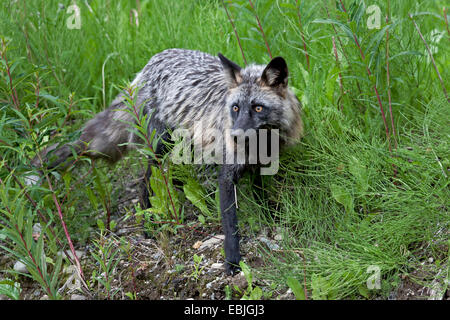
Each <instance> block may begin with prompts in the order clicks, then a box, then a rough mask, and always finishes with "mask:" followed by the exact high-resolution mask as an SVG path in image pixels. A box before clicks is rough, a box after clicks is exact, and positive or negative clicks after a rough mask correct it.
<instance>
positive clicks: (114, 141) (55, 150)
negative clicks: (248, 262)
mask: <svg viewBox="0 0 450 320" xmlns="http://www.w3.org/2000/svg"><path fill="white" fill-rule="evenodd" d="M288 77H289V72H288V67H287V63H286V61H285V60H284V58H282V57H275V58H273V59H271V61H270V62H269V63H268V64H267V65H258V64H250V65H247V66H245V67H243V68H241V67H240V66H239V65H238V64H237V63H235V62H233V61H231V60H229V59H228V58H226V57H225V56H224V55H222V54H221V53H219V54H218V55H217V56H213V55H210V54H208V53H205V52H201V51H196V50H187V49H166V50H164V51H162V52H160V53H157V54H155V55H154V56H152V57H151V59H150V60H149V62H148V63H147V64H146V65H145V67H144V68H143V69H142V70H141V71H140V72H138V73H137V75H136V77H135V78H134V80H133V81H132V83H131V86H132V87H133V86H135V87H138V88H139V90H136V93H135V94H134V97H133V99H134V101H135V104H136V105H137V106H139V108H142V110H141V111H142V112H143V114H144V115H148V126H147V130H148V135H149V136H151V134H152V133H154V135H153V139H155V138H157V139H158V140H157V144H156V148H155V150H154V152H155V154H157V155H164V154H165V153H166V152H167V148H166V146H167V144H165V143H164V142H165V141H170V139H171V137H170V132H173V130H176V129H179V128H182V129H184V130H188V132H190V133H191V134H192V136H193V139H192V141H191V143H192V144H193V145H194V148H200V149H201V150H208V149H211V148H216V147H217V144H216V143H215V141H214V140H215V139H211V138H210V137H208V136H206V137H205V136H204V135H203V137H201V135H199V134H197V133H196V132H195V131H196V129H198V128H199V127H201V128H202V130H203V131H204V132H206V131H207V130H208V129H214V130H216V132H217V131H218V132H221V133H222V137H223V144H222V145H220V146H219V148H222V150H223V154H224V156H223V157H224V158H225V157H228V156H229V155H230V154H231V155H236V152H237V149H236V144H237V140H238V138H240V137H242V136H243V134H244V133H245V132H247V131H248V130H256V132H258V130H262V129H266V130H269V131H270V130H276V131H277V133H278V134H277V139H278V143H279V146H280V148H281V149H284V148H285V147H288V146H290V145H293V144H295V143H297V142H298V141H299V139H300V138H301V137H302V136H303V122H302V117H301V103H300V101H299V99H298V98H297V96H296V95H295V94H294V92H293V91H292V89H290V88H289V86H288ZM125 99H126V93H125V92H121V93H119V94H118V96H117V97H116V98H115V99H114V100H113V101H112V102H111V104H110V105H109V107H108V108H107V109H106V110H104V111H102V112H100V113H98V114H97V115H96V116H95V117H94V118H92V119H91V120H89V121H88V122H87V123H86V124H85V125H84V127H83V129H82V131H81V136H80V138H79V139H78V140H77V141H75V142H71V143H67V144H64V145H59V144H53V145H51V146H49V147H47V148H46V149H44V150H43V151H42V152H41V153H40V155H39V157H38V156H36V157H35V158H34V159H33V161H32V164H33V165H34V166H36V167H39V166H40V165H43V164H42V163H40V162H41V161H43V162H45V164H46V166H47V167H48V168H50V169H52V168H56V167H65V166H66V167H67V163H68V161H69V159H71V158H72V159H73V155H74V154H78V155H79V154H81V153H83V154H84V155H87V156H88V157H90V158H92V159H97V158H101V159H104V160H106V161H108V162H110V163H115V162H117V161H118V160H119V159H120V158H122V157H123V156H124V155H125V154H126V153H127V152H128V151H130V150H131V149H133V148H136V147H137V146H138V145H139V141H140V138H139V137H138V135H136V133H135V132H134V131H133V130H130V126H131V124H132V123H133V122H134V121H135V119H134V118H133V116H132V114H131V113H130V112H127V107H128V106H127V103H126V101H125ZM197 131H198V130H197ZM257 136H258V133H257ZM217 140H218V139H217ZM245 140H246V142H247V144H246V147H245V148H244V149H243V150H244V153H245V152H248V150H249V144H251V143H249V140H248V139H245ZM271 141H272V140H271ZM253 143H254V142H253ZM270 143H271V142H269V144H270ZM41 159H42V160H41ZM227 159H228V158H227ZM229 159H236V157H230V158H229ZM248 160H249V159H248V157H245V159H244V161H241V162H238V161H236V160H234V161H233V160H231V161H225V162H223V161H222V162H221V164H219V165H218V174H217V177H218V187H219V198H220V212H221V221H222V229H223V233H224V235H225V239H224V251H225V262H224V266H225V272H226V274H228V275H234V274H236V273H237V272H238V271H239V270H240V269H239V262H240V260H241V255H240V249H239V240H240V236H239V232H238V221H237V199H236V196H237V195H236V190H235V187H236V186H237V185H238V182H239V180H240V179H241V178H242V176H243V175H244V173H245V172H247V171H248V170H249V169H251V168H254V167H258V166H260V165H261V164H260V163H258V161H256V163H254V162H253V163H252V164H249V161H248ZM154 161H155V160H154V158H151V157H149V159H148V169H147V171H146V173H145V175H144V179H143V187H142V195H143V196H142V199H143V200H142V201H143V203H142V206H143V207H144V208H149V207H150V202H149V196H150V191H149V186H148V183H149V181H150V178H151V172H152V171H151V166H152V165H155V163H154Z"/></svg>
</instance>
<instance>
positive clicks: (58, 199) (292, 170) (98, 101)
mask: <svg viewBox="0 0 450 320" xmlns="http://www.w3.org/2000/svg"><path fill="white" fill-rule="evenodd" d="M77 3H78V6H79V8H80V12H81V28H80V29H70V28H68V25H67V19H68V18H70V16H71V14H73V13H69V12H68V11H67V8H68V6H69V5H71V4H72V2H71V1H56V0H50V1H5V3H4V4H3V6H2V7H1V8H0V37H1V43H2V48H1V62H2V65H1V69H0V70H1V71H0V78H1V81H0V119H1V120H0V150H1V151H0V153H1V158H0V179H1V183H0V191H1V194H2V196H3V197H4V200H2V203H1V204H0V210H1V213H0V214H1V217H2V219H1V221H2V222H1V228H2V229H1V233H0V241H2V246H3V248H5V249H6V250H7V251H8V252H9V254H12V255H15V254H16V258H18V259H21V260H25V261H26V262H27V263H26V264H27V267H28V268H29V270H30V272H31V276H32V278H33V279H35V280H36V281H38V282H39V283H41V285H42V286H43V288H44V289H45V291H46V292H47V293H48V295H49V296H50V297H52V298H58V297H59V296H58V293H57V291H56V288H57V284H58V283H59V280H58V279H59V278H58V277H59V276H60V265H59V263H60V262H56V260H49V259H47V260H45V257H54V256H55V255H56V254H57V252H58V250H59V249H61V248H64V249H65V247H66V246H67V245H68V243H69V242H70V240H68V239H72V240H73V241H74V242H75V246H76V245H81V244H83V243H86V242H87V241H89V239H90V237H91V236H92V234H93V232H92V231H93V229H95V228H97V227H96V221H97V220H98V219H104V218H105V217H104V216H103V214H104V213H105V212H108V213H111V211H114V210H115V208H116V206H117V197H118V195H119V194H120V193H121V192H122V191H121V190H120V188H121V186H123V185H124V184H125V183H124V181H123V180H125V179H124V178H123V177H122V178H121V177H120V175H118V174H117V172H121V170H120V169H117V168H116V169H113V168H110V167H108V166H102V165H101V164H99V163H95V164H93V163H92V162H90V161H89V160H88V159H85V158H84V157H80V158H79V160H78V161H79V162H83V163H86V164H87V165H85V166H81V168H78V169H75V170H67V171H65V172H62V173H57V172H56V171H49V172H47V171H46V172H45V173H46V174H47V176H48V179H46V180H45V181H43V182H44V183H43V184H42V185H41V186H38V185H35V186H29V185H26V184H25V181H24V178H25V177H26V176H27V175H30V174H31V173H33V169H32V168H31V166H30V159H31V158H32V157H33V156H34V155H35V153H36V151H37V150H40V149H42V148H43V147H45V146H46V145H47V144H48V143H50V141H52V142H65V141H71V140H73V139H75V138H76V137H77V136H78V135H79V129H80V128H81V126H82V125H83V123H84V122H85V121H86V120H87V119H89V118H91V117H92V116H93V115H94V114H95V113H97V112H99V111H101V110H102V109H104V108H105V106H107V105H108V102H110V101H112V99H113V98H114V96H115V95H116V94H117V93H118V92H119V90H120V88H121V86H122V85H123V83H126V82H127V81H130V80H132V79H133V77H134V75H135V74H136V72H138V71H139V70H140V69H141V68H142V67H143V66H144V65H145V64H146V62H147V61H148V59H149V58H150V57H151V56H152V55H153V54H155V53H157V52H159V51H162V50H164V49H166V48H171V47H180V48H187V49H196V50H201V51H205V52H209V53H211V54H214V55H215V54H217V53H218V52H222V53H224V54H225V55H227V56H228V57H229V58H231V59H232V60H234V61H236V62H237V63H239V64H241V65H246V64H248V63H253V62H255V63H267V62H268V61H269V60H270V57H271V56H278V55H281V56H283V57H284V58H285V59H286V60H287V62H288V65H289V71H290V79H289V81H290V86H291V87H292V88H293V90H294V91H295V93H296V94H297V96H298V97H299V99H300V100H301V102H302V104H303V110H302V113H303V117H304V122H305V126H306V128H305V132H306V135H305V137H304V139H303V140H302V142H301V143H299V144H298V145H297V146H296V147H294V148H292V149H290V150H288V151H287V152H286V153H285V154H284V156H283V159H282V161H281V170H280V172H279V174H278V175H277V176H275V177H273V178H271V179H264V183H265V186H266V188H267V189H268V191H271V192H269V194H270V201H269V203H266V202H263V201H260V200H259V199H254V198H253V197H252V196H247V195H248V194H251V193H249V192H247V190H246V186H245V183H244V184H243V186H242V188H241V190H242V192H241V196H242V197H243V200H242V201H240V203H239V208H240V210H239V211H240V213H239V214H240V218H241V219H240V221H241V229H242V230H243V232H250V233H251V229H253V230H254V231H259V230H260V229H274V230H281V231H280V232H282V234H283V241H282V249H280V250H279V251H277V252H266V254H264V252H263V256H264V257H265V260H266V262H267V265H266V267H261V269H260V270H259V271H260V273H259V276H260V277H264V278H265V279H267V280H270V281H273V282H274V283H276V284H279V285H284V286H286V280H287V279H291V280H292V279H298V280H299V282H300V283H301V284H303V285H304V287H305V288H304V289H305V292H306V295H305V296H307V297H312V298H315V299H319V298H349V297H361V296H363V297H370V296H371V295H376V294H382V295H383V296H387V295H388V293H389V292H390V291H391V290H393V289H394V288H395V286H396V285H397V284H398V281H397V279H398V278H399V277H400V275H403V276H404V275H409V276H411V277H414V276H415V271H416V270H417V269H418V268H419V267H420V266H421V263H422V262H423V261H424V259H426V258H429V257H430V256H431V257H433V258H434V261H439V265H438V264H437V263H436V264H435V265H434V268H435V270H437V269H439V266H442V265H445V264H446V263H448V254H447V253H448V242H447V241H448V225H449V222H450V221H449V216H448V204H447V202H448V198H449V192H448V168H449V166H450V163H449V160H448V159H449V158H450V157H449V145H448V137H449V134H450V132H449V129H448V127H449V126H448V123H447V122H448V121H447V119H446V117H445V116H446V115H447V114H448V113H449V103H448V101H447V99H448V98H447V97H446V86H448V84H447V83H448V79H449V68H448V66H449V53H448V50H447V47H448V42H447V41H448V39H447V38H446V37H447V36H448V22H447V21H448V19H447V13H446V9H445V8H444V5H445V2H444V1H433V2H431V1H413V2H407V1H388V2H387V3H384V2H383V3H381V2H377V1H373V2H371V1H367V0H366V1H347V0H345V1H329V0H324V1H294V0H291V1H288V0H276V1H269V0H259V1H255V0H253V1H247V0H232V1H231V0H229V1H175V0H173V1H95V2H94V1H85V2H80V1H79V2H77ZM370 5H377V6H378V8H379V9H380V12H381V17H380V18H381V19H380V26H379V28H373V29H369V27H368V19H369V18H370V16H369V14H368V13H367V12H366V10H367V8H368V6H370ZM136 14H137V17H138V19H137V20H136V19H135V17H136ZM130 17H131V18H130ZM410 17H412V18H413V19H414V20H413V21H411V18H410ZM419 32H420V33H419ZM440 34H442V35H443V36H442V37H441V38H440V40H437V39H439V35H440ZM131 102H132V101H131ZM138 116H139V115H138ZM148 146H149V147H151V146H152V144H151V142H150V141H149V143H148ZM136 158H138V157H136V156H135V154H134V155H133V154H132V155H131V157H129V158H126V159H125V162H124V163H123V164H119V168H120V167H122V168H127V169H129V170H130V171H131V172H132V174H131V175H132V176H134V177H135V178H136V179H137V178H138V174H139V172H140V171H142V168H143V167H144V164H143V162H144V161H143V160H142V159H136ZM191 169H192V168H187V167H181V169H179V170H180V171H181V172H178V175H179V176H180V177H185V180H186V181H188V180H189V179H190V180H189V181H190V185H189V187H187V188H185V189H184V191H185V193H186V196H187V199H188V200H190V201H191V202H195V203H196V207H197V208H198V209H199V211H200V212H201V213H202V214H201V217H202V218H201V219H202V221H203V222H204V220H205V219H207V220H208V221H211V222H213V223H214V224H218V219H217V214H216V213H217V211H216V210H217V208H216V207H215V206H216V204H217V199H212V198H211V197H210V196H206V194H212V195H214V194H216V192H215V190H214V186H213V187H212V188H211V190H209V189H208V190H204V189H202V188H203V187H202V186H201V184H199V183H195V181H192V174H188V173H187V171H188V170H191ZM176 170H177V169H176V168H173V174H177V172H176ZM183 170H184V171H183ZM34 174H36V172H34ZM161 178H162V179H163V180H164V177H161ZM166 182H167V183H163V182H161V184H160V186H161V188H162V189H164V188H166V189H168V190H170V188H171V187H170V183H169V182H168V181H166ZM154 184H157V182H156V181H154ZM106 185H109V186H114V187H112V188H111V187H105V186H106ZM169 193H170V192H169ZM162 197H163V196H162V195H161V198H162ZM12 200H14V201H12ZM166 200H167V202H168V203H167V204H165V205H167V206H168V207H169V209H170V210H169V212H172V213H173V216H170V215H169V217H171V218H170V219H169V220H170V221H172V222H168V223H174V221H175V220H176V224H177V225H178V226H184V225H183V224H181V221H182V219H181V215H182V212H183V211H182V208H181V209H180V208H178V207H177V206H178V205H179V204H176V203H175V200H173V199H172V202H171V199H170V198H166ZM180 206H182V205H181V204H180ZM179 210H180V211H179ZM16 215H19V217H20V219H23V217H25V216H26V217H27V219H28V220H27V223H32V222H34V223H37V222H40V223H41V225H45V226H46V227H45V228H44V229H43V230H44V231H43V232H44V234H43V236H42V238H39V239H38V240H30V238H29V237H30V235H28V236H27V235H26V234H27V232H28V231H29V227H28V225H25V224H23V225H22V224H21V223H18V222H17V221H19V220H17V219H18V217H17V216H16ZM109 217H110V215H109V214H108V219H109ZM174 219H175V220H174ZM152 221H153V222H157V221H154V220H152ZM61 222H64V224H62V223H61ZM16 225H17V228H16ZM64 225H66V226H67V230H65V231H66V232H65V233H64ZM107 226H108V227H109V226H110V221H108V222H107ZM248 226H249V227H250V228H246V227H248ZM27 228H28V229H27ZM249 229H250V230H249ZM27 230H28V231H27ZM189 230H190V229H189ZM21 234H24V235H25V237H24V238H23V240H24V241H22V239H21V237H20V235H21ZM44 235H45V237H44ZM66 235H69V236H70V237H66ZM27 237H28V238H27ZM44 238H45V240H44ZM33 241H34V242H33ZM44 242H45V245H43V244H44ZM66 243H67V244H66ZM43 257H44V260H43ZM49 261H55V262H53V264H52V263H50V262H49ZM74 263H75V262H74ZM370 266H377V267H379V270H380V276H381V286H382V289H381V290H378V291H377V290H374V291H370V292H369V293H368V292H367V290H366V289H365V288H366V281H367V279H368V277H369V275H370V274H369V273H368V272H367V270H368V268H369V267H370ZM46 267H48V268H47V269H45V268H46ZM80 269H82V266H81V267H80ZM32 270H33V271H32ZM39 271H41V273H39ZM43 271H44V272H43ZM45 272H47V273H45ZM52 272H53V273H52ZM421 280H423V279H421ZM428 280H430V281H431V280H432V279H428ZM86 287H87V286H86ZM85 289H86V290H87V288H85ZM106 295H107V294H106Z"/></svg>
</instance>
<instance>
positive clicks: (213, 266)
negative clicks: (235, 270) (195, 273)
mask: <svg viewBox="0 0 450 320" xmlns="http://www.w3.org/2000/svg"><path fill="white" fill-rule="evenodd" d="M211 269H224V266H223V263H220V262H217V263H213V264H212V265H211Z"/></svg>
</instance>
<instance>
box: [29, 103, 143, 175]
mask: <svg viewBox="0 0 450 320" xmlns="http://www.w3.org/2000/svg"><path fill="white" fill-rule="evenodd" d="M126 108H127V105H126V104H125V102H124V97H123V95H119V96H118V97H117V98H116V99H115V100H114V101H113V102H112V103H111V105H110V106H109V107H108V109H106V110H104V111H102V112H100V113H98V114H97V115H96V116H95V117H94V118H93V119H91V120H89V121H88V122H87V123H86V125H85V127H84V128H83V131H82V134H81V136H80V138H79V139H78V140H77V141H75V142H73V143H67V144H64V145H60V144H53V145H51V146H50V147H47V148H46V149H44V150H43V151H42V152H41V153H40V154H39V155H37V156H36V157H35V158H34V159H33V160H32V165H33V166H35V167H41V166H42V163H41V161H42V162H45V163H46V164H47V167H48V168H49V169H52V168H55V167H56V166H60V165H62V167H63V168H64V167H68V166H69V165H70V164H71V163H72V162H73V158H72V157H71V156H72V155H73V154H74V153H75V154H77V155H80V154H84V155H87V156H89V157H90V158H93V159H97V158H103V159H105V160H107V161H108V162H111V163H114V162H116V161H117V160H119V159H120V158H121V157H122V156H123V155H124V154H125V153H126V152H127V151H128V150H129V149H130V148H132V143H133V142H135V138H134V135H133V133H132V132H131V131H130V130H129V128H130V123H133V122H134V117H133V116H132V114H130V113H129V112H128V111H126ZM69 158H72V160H70V161H69Z"/></svg>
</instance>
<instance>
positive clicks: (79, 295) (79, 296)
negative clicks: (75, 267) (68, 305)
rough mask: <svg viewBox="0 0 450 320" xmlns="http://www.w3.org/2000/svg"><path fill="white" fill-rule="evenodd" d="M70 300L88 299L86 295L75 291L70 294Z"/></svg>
mask: <svg viewBox="0 0 450 320" xmlns="http://www.w3.org/2000/svg"><path fill="white" fill-rule="evenodd" d="M70 300H86V297H85V296H82V295H81V294H76V293H74V294H73V295H71V296H70Z"/></svg>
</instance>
